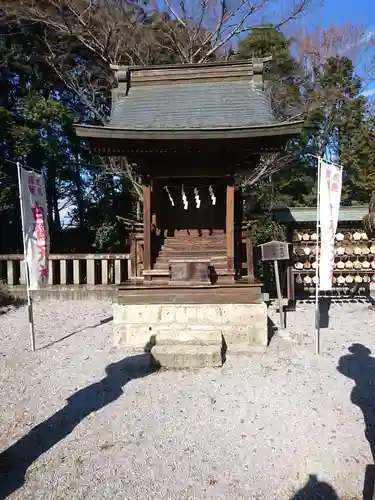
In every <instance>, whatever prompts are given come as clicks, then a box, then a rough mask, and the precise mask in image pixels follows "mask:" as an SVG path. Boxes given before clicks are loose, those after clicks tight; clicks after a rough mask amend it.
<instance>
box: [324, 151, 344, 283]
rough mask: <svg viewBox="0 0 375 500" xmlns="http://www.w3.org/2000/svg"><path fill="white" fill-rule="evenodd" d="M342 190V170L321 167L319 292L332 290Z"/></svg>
mask: <svg viewBox="0 0 375 500" xmlns="http://www.w3.org/2000/svg"><path fill="white" fill-rule="evenodd" d="M341 189H342V168H340V167H337V166H336V165H331V164H329V163H325V162H324V161H322V160H321V166H320V198H319V219H320V239H321V241H320V259H319V290H321V291H328V290H331V289H332V277H333V268H334V267H333V266H334V262H335V249H334V247H335V234H336V230H337V223H338V219H339V211H340V200H341Z"/></svg>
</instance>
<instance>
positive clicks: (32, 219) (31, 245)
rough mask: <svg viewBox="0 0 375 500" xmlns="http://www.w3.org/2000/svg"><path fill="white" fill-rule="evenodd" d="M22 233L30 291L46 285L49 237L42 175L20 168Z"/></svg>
mask: <svg viewBox="0 0 375 500" xmlns="http://www.w3.org/2000/svg"><path fill="white" fill-rule="evenodd" d="M18 171H19V186H20V197H21V210H22V231H23V236H24V243H25V257H26V261H27V265H28V270H29V289H30V290H39V289H40V288H41V287H42V286H44V285H46V284H47V283H48V253H49V236H48V225H47V199H46V189H45V185H44V180H43V177H42V175H39V174H37V173H35V172H31V171H27V170H25V169H23V168H19V170H18Z"/></svg>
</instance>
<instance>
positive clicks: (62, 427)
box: [0, 354, 156, 500]
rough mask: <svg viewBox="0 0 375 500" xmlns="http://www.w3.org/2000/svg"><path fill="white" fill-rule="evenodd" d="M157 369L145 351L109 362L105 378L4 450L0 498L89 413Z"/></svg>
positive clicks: (23, 478)
mask: <svg viewBox="0 0 375 500" xmlns="http://www.w3.org/2000/svg"><path fill="white" fill-rule="evenodd" d="M155 371H156V370H155V368H152V367H151V365H150V357H149V355H146V354H145V355H138V356H131V357H129V358H125V359H123V360H121V361H119V362H117V363H112V364H110V365H108V366H107V367H106V374H107V376H106V377H105V378H103V379H102V380H100V381H99V382H96V383H94V384H91V385H89V386H87V387H85V388H84V389H81V390H79V391H77V392H75V393H74V394H72V396H70V397H69V398H68V400H67V404H66V405H65V406H64V408H62V409H61V410H59V411H57V412H56V413H54V414H53V415H52V416H51V417H49V418H48V419H47V420H45V421H44V422H42V423H41V424H39V425H37V426H36V427H34V428H33V429H31V431H30V432H28V433H27V434H26V435H25V436H24V437H22V438H21V439H19V440H18V441H17V442H16V443H14V444H13V445H12V446H10V447H9V448H8V449H7V450H5V451H4V452H3V453H1V454H0V500H4V499H5V498H7V497H8V495H10V494H12V493H13V492H14V491H16V490H17V489H18V488H20V487H21V486H22V485H23V484H24V482H25V475H26V471H27V469H28V468H29V467H30V466H31V465H32V464H33V462H35V460H37V459H38V458H39V457H40V456H41V455H43V453H46V452H47V451H48V450H49V449H50V448H52V447H53V446H54V445H55V444H57V443H58V442H59V441H61V440H62V439H64V438H65V437H67V436H68V435H69V434H70V433H71V432H73V431H74V429H75V427H76V426H77V425H78V424H79V423H80V422H82V421H83V420H84V419H85V418H86V417H87V416H88V415H90V414H91V413H93V412H96V411H98V410H100V409H101V408H104V407H105V406H106V405H108V404H110V403H112V402H113V401H115V400H116V399H118V398H119V397H120V396H121V395H122V394H123V390H122V388H123V387H124V386H125V385H126V384H127V383H128V382H129V381H130V380H134V379H137V378H142V377H146V376H147V375H150V374H151V373H153V372H155Z"/></svg>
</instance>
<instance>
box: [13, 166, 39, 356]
mask: <svg viewBox="0 0 375 500" xmlns="http://www.w3.org/2000/svg"><path fill="white" fill-rule="evenodd" d="M17 174H18V189H19V197H20V208H21V224H22V240H23V256H24V257H23V258H24V261H23V262H24V266H25V276H26V292H27V307H28V315H29V329H30V343H31V350H32V351H33V352H34V351H35V329H34V313H33V299H32V297H31V293H30V275H29V266H28V263H27V258H26V238H25V234H26V233H25V221H24V217H23V200H22V186H21V166H20V164H19V162H17Z"/></svg>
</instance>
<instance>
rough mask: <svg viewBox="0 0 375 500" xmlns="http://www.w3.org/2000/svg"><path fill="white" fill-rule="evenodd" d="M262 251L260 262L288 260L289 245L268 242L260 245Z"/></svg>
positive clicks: (280, 242)
mask: <svg viewBox="0 0 375 500" xmlns="http://www.w3.org/2000/svg"><path fill="white" fill-rule="evenodd" d="M260 248H261V251H262V260H264V261H266V260H288V259H289V243H287V242H286V241H276V240H273V241H269V242H268V243H263V245H260Z"/></svg>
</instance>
